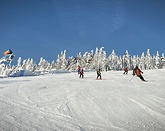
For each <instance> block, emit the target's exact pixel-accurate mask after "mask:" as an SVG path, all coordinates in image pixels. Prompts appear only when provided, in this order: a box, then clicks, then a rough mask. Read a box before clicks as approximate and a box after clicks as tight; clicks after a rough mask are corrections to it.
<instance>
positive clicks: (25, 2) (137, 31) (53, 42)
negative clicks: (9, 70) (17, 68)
mask: <svg viewBox="0 0 165 131" xmlns="http://www.w3.org/2000/svg"><path fill="white" fill-rule="evenodd" d="M102 46H103V47H105V48H104V50H105V51H106V52H107V55H109V54H110V53H111V52H112V50H113V49H114V50H115V53H116V54H117V55H123V54H124V53H125V50H128V52H129V53H130V54H131V55H141V53H142V52H145V53H146V51H147V49H148V48H149V49H150V53H151V54H155V53H156V51H157V50H158V51H159V52H160V54H161V53H164V52H165V0H0V53H1V56H3V52H4V51H5V50H7V49H12V50H13V52H14V54H15V56H16V57H15V59H17V58H18V57H22V58H23V59H27V58H34V60H35V61H36V62H38V61H39V59H40V57H43V58H45V59H46V60H48V61H50V62H51V61H52V60H56V58H57V55H58V54H60V52H61V51H63V50H67V57H68V56H76V54H77V53H79V52H82V54H83V53H84V52H86V51H88V52H90V51H91V50H95V48H96V47H99V48H100V47H102Z"/></svg>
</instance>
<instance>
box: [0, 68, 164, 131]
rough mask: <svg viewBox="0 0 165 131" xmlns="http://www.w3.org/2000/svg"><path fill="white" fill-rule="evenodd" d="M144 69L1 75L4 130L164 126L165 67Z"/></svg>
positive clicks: (138, 130) (125, 130)
mask: <svg viewBox="0 0 165 131" xmlns="http://www.w3.org/2000/svg"><path fill="white" fill-rule="evenodd" d="M143 72H144V74H143V76H144V78H145V79H146V80H148V81H147V82H143V81H141V80H140V79H139V78H138V77H136V76H134V77H133V78H132V71H129V72H128V75H123V71H108V72H102V77H103V80H96V72H85V74H84V75H85V77H84V79H82V78H79V75H78V74H77V72H74V73H60V74H59V73H58V74H57V73H56V74H47V75H41V76H33V77H32V76H31V77H9V78H0V114H1V117H0V131H25V130H28V131H164V130H165V70H164V69H160V70H143ZM131 78H132V79H131ZM130 79H131V80H130ZM129 80H130V81H129Z"/></svg>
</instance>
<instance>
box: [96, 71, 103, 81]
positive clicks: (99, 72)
mask: <svg viewBox="0 0 165 131" xmlns="http://www.w3.org/2000/svg"><path fill="white" fill-rule="evenodd" d="M99 77H100V79H102V78H101V70H100V69H98V70H97V78H96V79H98V78H99Z"/></svg>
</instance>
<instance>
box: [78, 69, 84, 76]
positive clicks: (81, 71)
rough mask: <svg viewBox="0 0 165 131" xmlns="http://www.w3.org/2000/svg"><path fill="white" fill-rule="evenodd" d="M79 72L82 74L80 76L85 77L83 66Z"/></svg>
mask: <svg viewBox="0 0 165 131" xmlns="http://www.w3.org/2000/svg"><path fill="white" fill-rule="evenodd" d="M79 74H80V76H79V78H81V77H82V78H84V70H83V68H81V69H80V73H79Z"/></svg>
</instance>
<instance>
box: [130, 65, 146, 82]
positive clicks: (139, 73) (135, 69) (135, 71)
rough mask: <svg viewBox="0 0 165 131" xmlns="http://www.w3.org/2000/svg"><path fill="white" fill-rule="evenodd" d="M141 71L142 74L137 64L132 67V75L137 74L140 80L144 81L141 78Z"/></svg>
mask: <svg viewBox="0 0 165 131" xmlns="http://www.w3.org/2000/svg"><path fill="white" fill-rule="evenodd" d="M141 73H142V74H143V72H142V71H141V70H140V69H139V68H138V66H136V67H135V68H134V69H133V73H132V75H137V76H138V77H139V78H140V79H141V80H142V81H145V80H144V78H143V76H142V75H141Z"/></svg>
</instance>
